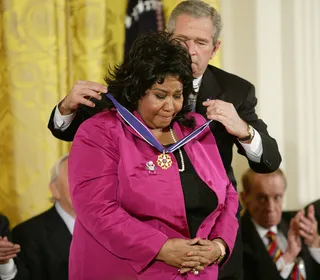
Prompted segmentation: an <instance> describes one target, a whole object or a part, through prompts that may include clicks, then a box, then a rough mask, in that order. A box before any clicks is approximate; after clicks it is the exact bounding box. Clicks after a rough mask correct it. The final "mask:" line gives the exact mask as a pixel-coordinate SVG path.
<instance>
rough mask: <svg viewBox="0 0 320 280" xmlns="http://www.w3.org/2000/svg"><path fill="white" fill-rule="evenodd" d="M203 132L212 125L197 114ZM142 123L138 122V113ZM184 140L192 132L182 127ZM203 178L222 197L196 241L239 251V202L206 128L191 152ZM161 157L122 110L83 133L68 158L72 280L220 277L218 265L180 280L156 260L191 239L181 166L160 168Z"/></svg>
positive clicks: (110, 113) (97, 120) (179, 130)
mask: <svg viewBox="0 0 320 280" xmlns="http://www.w3.org/2000/svg"><path fill="white" fill-rule="evenodd" d="M192 115H193V116H194V117H195V120H196V124H197V127H198V126H200V125H201V124H203V123H204V122H205V119H204V118H203V117H202V116H200V115H198V114H194V113H192ZM136 116H138V115H137V114H136ZM173 128H174V131H175V132H176V134H177V136H178V137H179V139H181V138H182V137H184V136H186V135H187V134H189V133H190V132H191V131H192V130H191V129H189V128H186V127H184V126H181V125H179V124H178V123H175V124H174V125H173ZM184 149H185V151H186V153H187V155H188V156H189V158H190V160H191V162H192V164H193V166H194V168H195V170H196V172H197V173H198V175H199V176H200V178H201V179H202V180H203V181H204V182H205V183H206V184H207V185H208V187H209V188H211V189H212V190H213V191H214V192H215V193H216V195H217V197H218V206H217V208H216V210H215V211H214V212H212V213H211V214H210V215H209V216H208V217H207V218H206V219H205V220H204V221H203V223H202V224H201V226H200V227H199V230H198V232H197V236H198V237H201V238H206V239H213V238H217V237H220V238H222V239H223V240H224V241H225V242H226V244H227V246H228V249H229V252H231V251H232V249H233V245H234V242H235V237H236V234H237V229H238V221H237V219H236V213H237V209H238V196H237V193H236V191H235V189H234V187H233V186H232V184H231V183H230V181H229V179H228V177H227V175H226V172H225V169H224V167H223V164H222V161H221V158H220V155H219V151H218V148H217V145H216V142H215V139H214V137H213V135H212V133H211V131H210V129H209V128H207V129H206V130H205V131H204V132H202V133H201V134H200V135H198V136H197V137H196V138H195V139H194V140H192V141H191V142H189V143H188V144H186V145H185V146H184ZM158 155H159V152H158V151H157V150H156V149H155V148H154V147H152V146H150V145H149V144H148V143H146V142H145V141H144V140H143V139H142V138H141V137H140V136H139V135H138V134H137V133H136V132H135V131H134V130H133V129H132V128H131V127H130V126H128V125H127V124H126V123H125V122H124V121H123V119H122V118H121V117H120V116H119V115H118V113H116V111H114V110H113V111H108V112H103V113H100V114H97V115H95V116H93V117H92V118H90V119H88V120H87V121H85V122H84V123H83V124H82V125H81V126H80V128H79V129H78V131H77V134H76V136H75V138H74V141H73V145H72V148H71V152H70V157H69V182H70V189H71V197H72V201H73V205H74V208H75V211H76V213H77V218H76V223H75V228H74V233H73V239H72V244H71V248H70V262H69V279H70V280H108V279H110V280H137V279H143V280H144V279H146V280H170V279H199V278H200V279H208V280H209V279H210V280H214V279H217V277H218V266H217V265H211V266H209V267H207V268H206V269H205V270H204V272H200V274H199V275H198V276H195V275H194V274H192V273H189V274H188V275H187V276H180V274H179V273H178V269H177V268H176V267H172V266H169V265H167V264H165V263H164V262H161V261H156V260H155V257H156V255H157V254H158V252H159V251H160V249H161V247H162V246H163V244H164V243H165V242H166V240H167V239H168V238H185V239H190V235H189V230H188V224H187V218H186V209H185V204H184V197H183V191H182V186H181V182H180V175H179V171H178V165H177V162H176V160H175V158H174V156H173V154H171V156H172V157H173V165H172V166H171V168H169V169H167V170H163V169H161V168H160V167H158V166H157V168H156V172H155V173H149V171H148V170H147V169H146V163H147V162H148V161H153V162H154V163H155V164H156V161H157V157H158Z"/></svg>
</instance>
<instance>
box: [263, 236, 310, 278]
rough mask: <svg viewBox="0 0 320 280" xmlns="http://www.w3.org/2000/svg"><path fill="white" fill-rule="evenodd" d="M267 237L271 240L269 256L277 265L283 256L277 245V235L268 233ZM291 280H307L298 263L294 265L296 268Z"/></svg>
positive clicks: (293, 270)
mask: <svg viewBox="0 0 320 280" xmlns="http://www.w3.org/2000/svg"><path fill="white" fill-rule="evenodd" d="M266 237H267V238H268V239H269V245H268V248H267V249H268V253H269V256H270V257H271V258H272V260H273V262H274V263H275V262H276V261H277V260H278V259H279V258H280V257H281V256H282V252H281V250H280V248H279V247H278V244H277V240H276V234H275V233H274V232H272V231H268V232H267V234H266ZM289 279H290V280H305V279H304V278H303V276H302V275H301V273H300V270H299V265H298V264H297V263H295V264H294V267H293V269H292V272H291V274H290V278H289Z"/></svg>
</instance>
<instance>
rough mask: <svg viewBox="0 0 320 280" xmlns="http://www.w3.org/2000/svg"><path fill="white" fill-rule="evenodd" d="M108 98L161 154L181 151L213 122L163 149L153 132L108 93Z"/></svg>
mask: <svg viewBox="0 0 320 280" xmlns="http://www.w3.org/2000/svg"><path fill="white" fill-rule="evenodd" d="M106 96H107V97H108V98H109V99H110V100H111V102H112V103H113V105H114V106H115V107H116V109H117V111H118V113H119V114H120V116H121V117H122V118H123V119H124V120H125V121H126V122H127V123H128V124H129V125H130V126H131V127H132V128H133V129H134V130H135V131H136V132H137V133H138V134H139V135H140V136H141V137H142V138H143V139H144V140H145V141H146V142H148V143H149V144H150V145H151V146H153V147H155V148H156V149H157V150H158V151H159V152H161V153H172V152H174V151H175V150H177V149H179V148H180V147H181V146H183V145H185V144H186V143H188V142H189V141H191V140H192V139H193V138H195V137H196V136H197V135H199V134H200V133H201V132H202V131H203V130H204V129H205V128H206V127H207V126H208V125H209V124H210V123H211V122H212V120H209V121H207V122H206V123H204V124H203V125H201V126H200V127H198V128H197V129H196V130H194V131H193V132H191V133H190V134H189V135H187V136H186V137H184V138H183V139H181V140H179V141H177V142H176V143H174V144H173V145H171V146H170V147H168V148H165V147H163V146H162V145H161V144H160V143H159V141H158V140H157V138H156V137H155V136H154V135H153V134H152V132H151V131H150V130H149V129H148V128H147V127H146V126H145V125H144V124H143V123H142V122H141V121H139V120H138V119H137V118H136V117H135V116H134V115H133V114H132V113H131V112H130V111H128V110H127V109H126V108H125V107H123V106H122V105H121V104H120V103H119V102H118V101H117V100H116V99H115V98H114V97H113V96H112V95H111V94H110V93H107V94H106Z"/></svg>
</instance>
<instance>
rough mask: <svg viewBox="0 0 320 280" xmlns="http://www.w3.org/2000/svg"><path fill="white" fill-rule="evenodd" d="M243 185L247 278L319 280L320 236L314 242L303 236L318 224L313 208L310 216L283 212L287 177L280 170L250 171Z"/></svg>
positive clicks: (246, 279) (260, 279)
mask: <svg viewBox="0 0 320 280" xmlns="http://www.w3.org/2000/svg"><path fill="white" fill-rule="evenodd" d="M242 184H243V192H242V193H241V198H242V201H243V205H244V207H245V214H244V215H243V217H242V219H241V222H242V239H243V248H244V250H243V260H244V274H245V277H244V279H245V280H271V279H272V280H278V279H279V280H281V279H290V280H291V279H299V280H303V279H311V280H315V279H319V276H320V246H319V242H318V241H319V236H318V235H317V233H316V234H315V235H314V236H315V237H316V238H315V242H313V241H312V240H310V238H309V239H306V238H303V239H302V238H301V237H302V236H303V235H305V233H306V232H311V231H313V230H312V229H314V228H316V227H317V223H316V220H315V219H314V217H313V219H312V217H311V216H312V207H311V208H310V210H309V211H310V212H309V213H308V214H307V217H304V210H301V211H299V212H297V213H296V214H294V215H293V214H291V213H290V214H289V213H285V212H282V203H283V196H284V192H285V188H286V178H285V176H284V174H283V172H282V171H281V170H280V169H278V170H277V171H275V172H273V173H269V174H258V173H255V172H254V171H252V170H248V171H247V172H246V173H244V175H243V177H242ZM306 220H308V222H306ZM313 234H314V232H313Z"/></svg>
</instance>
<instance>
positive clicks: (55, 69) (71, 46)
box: [0, 0, 220, 225]
mask: <svg viewBox="0 0 320 280" xmlns="http://www.w3.org/2000/svg"><path fill="white" fill-rule="evenodd" d="M178 2H180V1H177V0H163V4H164V10H165V15H166V18H167V17H168V14H169V13H170V12H171V11H172V9H173V8H174V6H175V5H176V4H177V3H178ZM207 2H209V3H210V4H212V5H214V6H217V4H218V3H217V2H218V1H217V0H215V1H207ZM126 4H127V1H125V0H122V1H114V0H0V59H1V62H0V85H1V91H0V155H1V156H0V212H2V213H4V214H5V215H7V216H8V217H9V219H10V221H11V225H15V224H17V223H19V222H20V221H23V220H25V219H27V218H29V217H31V216H33V215H35V214H38V213H40V212H41V211H43V210H45V209H46V208H48V207H49V205H50V202H49V197H50V194H49V191H48V182H49V178H50V169H51V167H52V165H53V164H54V163H55V161H56V160H57V158H58V157H59V156H61V155H62V154H64V153H66V152H68V150H69V147H70V145H69V144H68V143H63V142H61V141H59V140H56V139H55V138H54V137H53V136H52V135H51V133H50V132H49V130H48V129H47V122H48V119H49V115H50V112H51V110H52V108H53V106H54V105H55V104H56V103H57V102H58V101H59V100H60V99H61V98H62V97H64V96H65V95H66V94H67V93H68V91H69V90H70V89H71V87H72V85H73V84H74V83H75V82H76V81H77V80H79V79H81V80H93V81H96V82H103V77H104V75H105V74H106V71H107V67H109V66H113V65H114V64H115V63H119V62H121V60H122V58H123V43H124V31H125V30H124V16H125V10H126ZM219 61H220V58H219V57H218V58H217V59H215V60H214V63H215V64H216V65H220V64H219Z"/></svg>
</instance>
